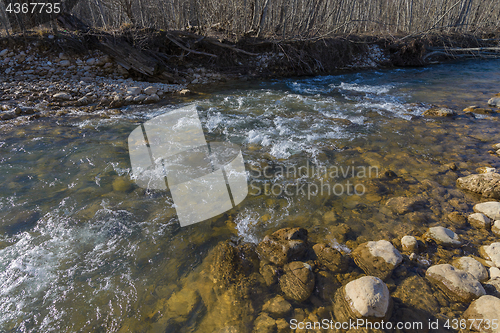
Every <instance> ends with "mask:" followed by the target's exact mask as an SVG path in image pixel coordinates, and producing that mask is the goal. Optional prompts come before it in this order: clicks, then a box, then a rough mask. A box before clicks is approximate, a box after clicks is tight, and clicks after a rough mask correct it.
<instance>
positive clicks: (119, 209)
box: [0, 60, 500, 332]
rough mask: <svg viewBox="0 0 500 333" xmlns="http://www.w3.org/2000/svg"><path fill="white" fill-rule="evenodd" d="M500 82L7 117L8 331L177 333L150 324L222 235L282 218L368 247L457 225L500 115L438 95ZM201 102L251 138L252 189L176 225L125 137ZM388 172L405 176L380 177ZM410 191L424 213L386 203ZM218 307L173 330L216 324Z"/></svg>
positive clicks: (493, 71)
mask: <svg viewBox="0 0 500 333" xmlns="http://www.w3.org/2000/svg"><path fill="white" fill-rule="evenodd" d="M498 82H500V61H499V60H489V61H469V62H460V63H453V64H446V65H438V66H432V67H426V68H416V69H396V70H377V71H365V72H360V73H346V74H341V75H337V76H322V77H314V78H299V79H284V80H274V81H268V82H250V83H249V82H245V83H237V84H234V83H231V84H228V85H227V86H218V87H216V88H213V89H207V90H206V91H204V92H203V93H202V94H199V95H196V96H194V97H186V98H184V99H179V100H176V101H174V102H172V103H171V104H169V105H166V106H164V107H155V108H150V107H149V108H146V107H140V108H137V107H135V108H134V107H131V108H129V109H126V110H125V111H124V113H123V114H122V115H119V116H112V117H111V118H109V119H104V118H100V117H95V116H89V115H87V114H79V115H77V114H75V115H73V116H67V117H61V118H58V119H54V118H45V119H43V118H42V119H39V120H36V121H31V122H26V123H22V124H19V125H16V126H13V125H11V124H8V123H3V124H0V184H1V186H0V331H15V332H52V331H56V332H70V331H71V332H74V331H82V332H90V331H102V332H117V331H119V330H120V329H121V331H123V332H125V331H128V330H129V329H130V330H134V331H155V330H158V331H165V329H166V328H167V324H164V323H163V322H162V321H161V320H160V321H155V320H153V319H151V318H152V317H154V314H155V313H156V311H158V309H161V308H162V307H161V304H162V302H163V300H164V299H166V298H168V297H170V295H171V294H172V292H173V291H175V290H177V289H178V288H179V287H180V286H181V285H182V284H185V283H187V282H186V281H191V280H193V279H194V280H195V279H196V278H195V277H193V276H196V274H198V273H200V272H199V270H200V267H201V266H200V263H201V262H202V261H203V259H204V258H205V257H206V255H207V253H208V252H209V250H210V249H211V248H212V247H213V246H214V245H215V244H217V243H218V242H219V241H221V240H226V239H234V240H237V241H246V242H253V243H257V242H258V241H259V240H260V239H262V237H263V236H264V235H265V234H268V233H269V232H271V231H274V230H276V229H277V228H279V227H284V226H302V227H306V228H308V229H309V230H310V231H312V235H311V238H313V240H323V241H324V240H325V237H327V236H328V233H330V232H331V227H333V226H335V225H338V224H339V223H347V224H348V225H349V226H350V227H351V229H352V233H350V236H349V237H347V239H344V240H339V243H341V244H339V246H342V247H343V248H344V249H345V248H346V246H347V247H349V248H350V249H351V250H352V249H353V247H354V246H355V245H356V244H359V243H361V242H362V241H365V240H378V239H382V238H383V239H389V240H392V239H394V238H399V237H401V236H403V235H405V234H415V235H419V234H421V233H422V232H423V231H425V229H426V228H427V227H428V226H431V225H443V226H450V225H449V224H447V223H448V222H446V219H445V216H446V215H447V214H448V213H450V212H453V211H460V212H467V211H470V210H471V207H472V206H471V205H472V204H473V203H475V202H477V201H478V200H479V199H478V197H476V196H474V195H470V194H467V193H464V192H462V191H459V190H456V188H455V185H454V184H455V180H456V178H457V177H459V176H462V175H465V174H468V173H471V172H475V171H474V170H475V169H476V168H478V167H481V166H485V165H489V166H493V167H500V160H499V159H498V157H495V156H493V155H490V154H488V152H487V151H488V150H489V149H491V144H493V143H497V142H499V141H500V135H499V133H500V126H498V125H499V122H498V120H499V116H497V115H493V116H484V115H478V116H477V118H476V119H473V118H471V117H468V116H466V115H463V114H461V115H459V116H458V117H456V118H455V119H428V118H422V117H421V114H422V112H423V111H424V110H426V109H427V108H428V107H429V106H430V105H432V104H436V105H440V106H444V105H446V106H448V107H451V108H454V109H456V110H462V109H463V108H464V107H467V106H469V105H474V104H477V105H480V106H486V105H485V104H486V101H487V100H488V99H489V98H490V97H491V96H492V95H494V94H496V93H498V92H499V90H500V88H499V86H498ZM190 103H194V104H196V105H197V108H198V113H199V116H200V119H201V121H202V124H203V127H204V130H205V136H206V138H207V140H208V141H209V142H210V141H222V140H229V141H230V142H232V143H235V144H238V145H240V146H241V149H242V152H243V157H244V160H245V163H246V168H247V171H248V174H249V186H250V187H249V189H250V194H249V196H248V197H247V199H246V200H245V201H244V202H243V203H241V204H240V205H238V206H237V207H236V208H234V209H232V210H230V211H228V212H227V213H226V214H223V215H222V216H219V217H216V218H213V219H210V220H208V221H206V222H202V223H198V224H195V225H192V226H189V227H184V228H180V226H179V223H178V220H177V217H176V213H175V209H174V207H173V202H172V199H171V197H170V195H169V192H162V191H145V190H143V189H140V188H139V187H137V186H136V185H134V183H133V181H132V180H131V174H130V161H129V158H128V146H127V137H128V135H129V134H130V132H131V131H132V130H133V129H134V128H135V127H136V126H137V125H139V124H140V123H142V122H145V121H147V120H148V119H151V118H153V117H155V116H157V115H160V114H163V113H165V112H168V111H169V110H171V109H172V108H176V107H179V106H183V105H188V104H190ZM449 163H455V164H456V166H457V170H456V171H454V170H451V169H450V167H448V166H447V164H449ZM353 170H355V172H354V174H353ZM388 170H392V171H393V172H395V173H396V174H397V175H398V176H399V177H398V178H396V179H386V178H384V176H383V175H384V173H385V172H386V171H388ZM264 171H265V173H264ZM347 182H349V183H350V184H352V187H351V186H348V185H347ZM287 185H288V186H287ZM301 186H302V187H301ZM315 186H316V187H315ZM322 186H324V191H323V193H321V191H320V190H319V189H320V188H321V187H322ZM355 186H357V187H355ZM301 188H302V190H301ZM284 189H288V191H287V192H286V193H285V192H284ZM308 189H309V190H308ZM315 189H317V191H314V190H315ZM349 189H350V190H349ZM356 189H357V191H358V194H359V195H356V194H354V195H352V193H354V190H356ZM328 190H330V191H331V192H330V194H328V193H327V191H328ZM414 195H424V196H427V197H428V198H430V207H428V208H427V210H426V211H425V212H423V213H422V214H425V216H424V217H422V216H421V215H418V214H407V215H404V216H398V215H395V214H393V213H392V212H391V211H390V210H389V209H388V208H386V207H385V205H384V204H385V202H386V201H387V200H388V199H389V198H391V197H394V196H414ZM457 232H458V233H460V234H462V236H463V237H465V238H466V239H467V238H468V237H469V238H471V239H472V238H474V237H475V238H476V239H479V241H481V240H482V239H486V236H481V237H483V238H481V237H479V238H478V236H477V235H476V234H474V232H473V231H471V230H465V229H464V230H457ZM193 272H194V273H193ZM193 274H194V275H193ZM201 274H202V273H201ZM190 279H191V280H190ZM206 312H207V311H206V309H200V310H198V311H195V313H194V315H192V316H191V317H190V319H189V320H186V321H185V322H183V323H180V324H178V326H175V327H177V328H179V327H182V328H183V330H185V331H193V332H195V331H200V332H202V331H205V330H204V328H203V327H202V326H203V325H202V324H200V323H202V322H203V317H204V316H205V315H206ZM152 322H154V323H156V324H155V325H153V324H152ZM214 325H215V324H214ZM208 327H211V326H208ZM207 330H208V329H207Z"/></svg>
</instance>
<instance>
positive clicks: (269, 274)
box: [259, 261, 278, 286]
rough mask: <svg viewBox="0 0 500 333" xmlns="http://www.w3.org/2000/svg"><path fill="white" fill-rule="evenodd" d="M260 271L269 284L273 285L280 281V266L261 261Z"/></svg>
mask: <svg viewBox="0 0 500 333" xmlns="http://www.w3.org/2000/svg"><path fill="white" fill-rule="evenodd" d="M259 272H260V274H261V275H262V277H263V278H264V281H265V282H266V285H267V286H272V285H273V284H275V283H276V282H278V267H276V265H274V264H271V263H265V262H263V261H261V262H260V269H259Z"/></svg>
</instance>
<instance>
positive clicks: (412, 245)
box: [401, 236, 418, 253]
mask: <svg viewBox="0 0 500 333" xmlns="http://www.w3.org/2000/svg"><path fill="white" fill-rule="evenodd" d="M401 247H402V248H403V252H407V253H416V252H418V241H417V239H416V238H415V237H413V236H404V237H403V238H401Z"/></svg>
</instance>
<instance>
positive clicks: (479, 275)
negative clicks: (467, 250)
mask: <svg viewBox="0 0 500 333" xmlns="http://www.w3.org/2000/svg"><path fill="white" fill-rule="evenodd" d="M452 264H453V266H455V267H456V268H458V269H460V270H462V271H465V272H467V273H469V274H472V275H473V276H474V277H475V278H476V279H477V280H478V281H479V282H484V281H486V280H488V271H487V270H486V268H485V267H484V266H483V264H481V263H480V262H479V261H477V260H476V259H474V258H471V257H461V258H458V259H455V260H454V261H453V263H452Z"/></svg>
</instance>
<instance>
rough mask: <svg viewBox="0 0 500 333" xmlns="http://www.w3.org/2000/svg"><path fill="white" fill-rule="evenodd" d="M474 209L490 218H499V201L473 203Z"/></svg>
mask: <svg viewBox="0 0 500 333" xmlns="http://www.w3.org/2000/svg"><path fill="white" fill-rule="evenodd" d="M474 211H475V212H477V213H481V214H484V215H486V216H487V217H489V218H490V219H492V220H500V202H497V201H488V202H481V203H478V204H476V205H474Z"/></svg>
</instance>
